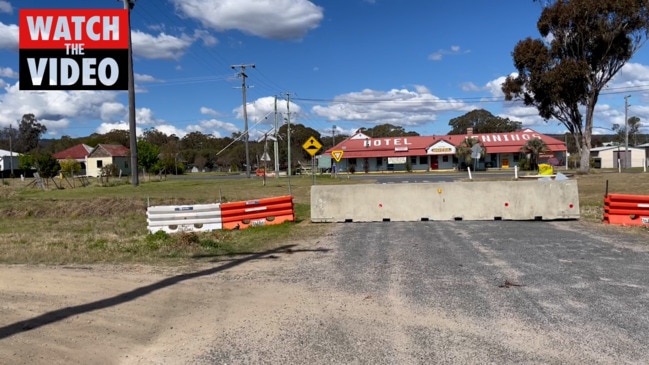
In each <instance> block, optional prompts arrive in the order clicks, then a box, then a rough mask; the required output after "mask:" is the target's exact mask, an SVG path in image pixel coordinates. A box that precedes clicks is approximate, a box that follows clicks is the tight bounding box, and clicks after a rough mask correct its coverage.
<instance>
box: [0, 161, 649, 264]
mask: <svg viewBox="0 0 649 365" xmlns="http://www.w3.org/2000/svg"><path fill="white" fill-rule="evenodd" d="M195 177H196V175H192V176H191V178H183V177H179V178H173V179H172V178H170V179H168V180H163V181H159V180H158V179H157V178H152V179H151V180H149V179H148V178H141V179H140V185H139V186H132V185H130V180H128V178H124V179H122V180H121V181H120V180H118V179H113V180H111V181H109V182H108V183H107V184H104V186H102V185H100V184H99V183H98V182H96V181H94V182H92V184H91V185H90V186H87V187H79V186H78V185H77V186H75V187H73V186H72V184H71V183H68V182H66V181H63V182H61V181H58V185H60V186H63V187H65V188H64V189H57V188H55V185H54V184H53V183H50V184H49V188H48V189H45V190H43V189H40V188H38V187H35V185H34V184H30V183H32V180H27V181H21V180H20V179H5V180H4V181H3V182H2V184H1V185H0V212H1V214H2V219H1V220H0V262H2V263H28V264H72V263H76V264H91V263H151V264H153V263H157V264H160V263H165V264H175V263H186V262H187V261H188V260H203V261H205V260H208V261H209V260H219V259H222V258H223V257H227V256H230V255H235V254H241V253H249V252H258V251H261V250H266V249H269V248H274V247H278V246H281V245H284V244H287V243H290V242H299V241H303V240H306V239H318V237H319V236H321V235H323V234H326V231H327V229H328V228H329V227H331V226H330V225H327V224H313V223H310V221H309V218H310V207H309V201H310V196H309V193H310V187H311V184H312V179H311V177H310V176H302V177H300V176H298V177H293V178H291V179H290V181H289V179H287V178H285V177H283V178H280V179H274V178H268V179H267V183H266V185H265V186H263V184H262V179H260V178H258V177H254V178H250V179H246V178H245V177H242V178H237V179H223V178H219V177H217V176H215V175H209V174H205V175H200V178H195ZM367 178H368V179H367V180H364V181H360V180H348V179H345V178H339V179H332V178H330V177H329V176H319V177H317V184H348V183H363V182H367V183H372V182H373V179H372V176H371V175H368V176H367ZM508 178H509V179H510V178H511V177H508ZM573 178H574V179H577V180H578V184H579V195H580V205H581V215H582V220H583V221H586V222H590V223H593V224H599V222H600V221H601V218H602V214H603V197H604V193H605V189H606V182H607V181H608V186H609V192H611V193H629V194H640V195H649V173H622V174H618V173H616V172H600V171H598V172H594V173H591V174H589V175H575V176H574V177H573ZM289 185H290V186H289ZM289 189H290V195H292V196H293V197H294V203H295V210H296V217H297V222H295V223H286V224H282V225H275V226H267V227H255V228H250V229H245V230H240V231H213V232H205V233H181V234H174V235H167V234H162V233H157V234H153V235H152V234H148V231H147V222H146V209H147V206H148V205H188V204H205V203H217V202H226V201H242V200H252V199H260V198H265V197H273V196H282V195H289ZM624 229H625V230H628V231H631V232H634V233H637V234H647V229H646V228H624ZM648 237H649V235H648Z"/></svg>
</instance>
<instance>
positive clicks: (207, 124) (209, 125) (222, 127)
mask: <svg viewBox="0 0 649 365" xmlns="http://www.w3.org/2000/svg"><path fill="white" fill-rule="evenodd" d="M200 128H201V131H203V132H204V133H207V134H211V135H213V136H215V137H229V136H231V135H232V133H235V132H240V131H241V129H240V128H239V127H237V126H236V125H234V124H232V123H228V122H222V121H220V120H216V119H210V120H203V121H201V122H200ZM223 131H225V132H227V133H221V132H223Z"/></svg>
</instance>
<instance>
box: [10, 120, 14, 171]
mask: <svg viewBox="0 0 649 365" xmlns="http://www.w3.org/2000/svg"><path fill="white" fill-rule="evenodd" d="M13 134H14V130H13V126H12V125H11V124H9V166H10V168H11V174H10V175H9V177H14V150H13V147H12V146H11V137H12V135H13Z"/></svg>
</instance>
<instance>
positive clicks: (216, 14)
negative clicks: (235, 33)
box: [172, 0, 324, 40]
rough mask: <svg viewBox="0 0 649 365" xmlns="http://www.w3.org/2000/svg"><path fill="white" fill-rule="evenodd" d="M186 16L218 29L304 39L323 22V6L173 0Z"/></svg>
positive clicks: (287, 0)
mask: <svg viewBox="0 0 649 365" xmlns="http://www.w3.org/2000/svg"><path fill="white" fill-rule="evenodd" d="M172 1H173V2H174V3H175V5H176V8H177V9H178V10H179V11H180V12H181V13H182V14H183V15H184V16H187V17H190V18H194V19H196V20H198V21H199V22H201V23H202V24H203V25H205V26H206V27H209V28H212V29H216V30H218V31H225V30H239V31H242V32H244V33H248V34H252V35H255V36H258V37H263V38H270V39H280V40H287V39H301V38H303V37H304V36H305V35H306V34H307V32H309V31H310V30H312V29H315V28H317V27H318V26H319V25H320V22H321V21H322V19H323V17H324V15H323V9H322V8H321V7H319V6H316V5H315V4H314V3H312V2H311V1H308V0H274V1H259V0H172Z"/></svg>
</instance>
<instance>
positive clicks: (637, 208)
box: [603, 194, 649, 226]
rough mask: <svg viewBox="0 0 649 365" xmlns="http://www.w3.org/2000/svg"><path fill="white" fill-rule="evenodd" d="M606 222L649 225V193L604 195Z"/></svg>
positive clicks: (623, 224) (625, 224) (624, 224)
mask: <svg viewBox="0 0 649 365" xmlns="http://www.w3.org/2000/svg"><path fill="white" fill-rule="evenodd" d="M603 221H604V223H608V224H617V225H622V226H649V195H631V194H608V195H607V196H605V197H604V220H603Z"/></svg>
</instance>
